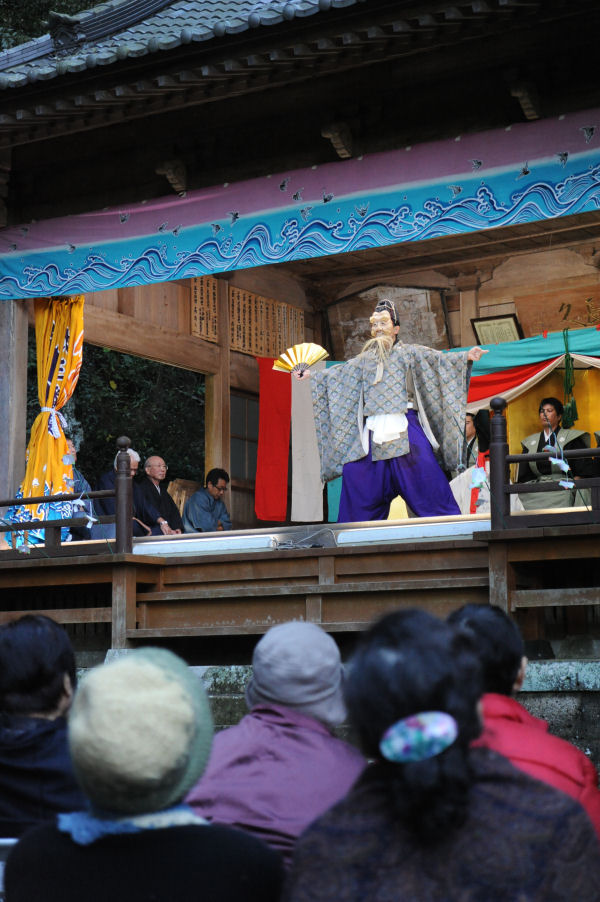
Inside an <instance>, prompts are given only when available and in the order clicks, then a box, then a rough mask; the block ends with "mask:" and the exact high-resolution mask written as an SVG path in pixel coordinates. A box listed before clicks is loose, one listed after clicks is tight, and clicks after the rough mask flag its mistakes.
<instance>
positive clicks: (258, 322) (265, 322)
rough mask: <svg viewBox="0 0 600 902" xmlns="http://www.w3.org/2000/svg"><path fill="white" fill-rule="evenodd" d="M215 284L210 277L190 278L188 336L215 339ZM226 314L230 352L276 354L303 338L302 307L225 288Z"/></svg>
mask: <svg viewBox="0 0 600 902" xmlns="http://www.w3.org/2000/svg"><path fill="white" fill-rule="evenodd" d="M217 286H218V280H217V279H213V278H212V276H203V277H202V278H198V279H192V335H195V336H196V337H198V338H204V339H205V340H206V341H214V342H217V341H218V308H217ZM229 317H230V345H231V350H232V351H240V352H241V353H242V354H251V355H256V356H258V357H278V356H279V355H280V354H281V353H282V351H285V349H286V348H289V347H290V346H291V345H294V344H298V343H299V342H302V341H304V311H303V310H301V309H300V308H299V307H292V306H290V305H289V304H285V303H283V302H282V301H275V300H273V299H272V298H264V297H261V296H260V295H258V294H252V292H250V291H244V289H242V288H232V287H231V286H230V287H229Z"/></svg>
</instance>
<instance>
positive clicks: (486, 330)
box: [471, 313, 523, 345]
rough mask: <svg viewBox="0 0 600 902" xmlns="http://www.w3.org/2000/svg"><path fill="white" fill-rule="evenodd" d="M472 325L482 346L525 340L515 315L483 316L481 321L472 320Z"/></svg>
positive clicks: (480, 318)
mask: <svg viewBox="0 0 600 902" xmlns="http://www.w3.org/2000/svg"><path fill="white" fill-rule="evenodd" d="M471 325H472V326H473V332H474V333H475V335H476V337H477V341H478V342H479V344H481V345H497V344H500V343H501V342H503V341H518V340H519V339H520V338H523V330H522V329H521V324H520V323H519V320H518V319H517V316H516V314H514V313H507V314H505V315H504V316H481V317H479V319H472V320H471Z"/></svg>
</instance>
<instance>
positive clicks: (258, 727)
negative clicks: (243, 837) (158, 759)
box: [187, 622, 365, 863]
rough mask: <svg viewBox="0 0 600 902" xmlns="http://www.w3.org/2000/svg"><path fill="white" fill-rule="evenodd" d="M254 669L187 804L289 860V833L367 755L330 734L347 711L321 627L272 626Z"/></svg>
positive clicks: (336, 793)
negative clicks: (242, 707) (235, 715)
mask: <svg viewBox="0 0 600 902" xmlns="http://www.w3.org/2000/svg"><path fill="white" fill-rule="evenodd" d="M252 665H253V676H252V679H251V681H250V683H249V684H248V687H247V690H246V701H247V704H248V707H249V708H250V709H251V710H250V713H249V714H247V715H246V717H244V718H243V719H242V720H241V722H240V723H239V724H237V726H234V727H230V728H229V729H228V730H223V731H221V732H220V733H217V735H216V736H215V741H214V746H213V753H212V755H211V758H210V761H209V763H208V767H207V769H206V771H205V773H204V775H203V777H202V779H201V780H200V782H199V783H198V784H197V786H195V787H194V788H193V790H192V791H191V793H190V794H189V796H188V799H187V801H188V803H189V804H190V805H192V807H193V808H194V809H195V810H196V811H197V812H198V814H201V815H202V816H203V817H207V818H209V819H211V820H212V821H218V822H220V823H225V824H231V825H233V826H234V827H240V828H241V829H242V830H246V831H248V832H250V833H254V834H255V835H256V836H259V837H261V839H264V840H265V842H267V843H269V845H271V846H272V847H273V848H275V849H278V850H279V851H281V852H282V854H283V855H284V858H285V860H286V862H287V863H289V861H290V859H291V853H292V851H293V848H294V843H295V841H296V839H297V837H298V836H299V835H300V833H302V831H303V830H304V829H305V828H306V827H307V826H308V824H310V823H311V821H313V820H314V819H315V818H316V817H317V816H318V815H319V814H322V813H323V811H325V810H326V809H327V808H329V806H330V805H333V804H334V802H337V801H338V799H341V798H342V796H343V795H345V793H346V792H347V791H348V790H349V789H350V787H351V786H352V784H353V783H354V781H355V780H356V778H357V777H358V776H359V774H360V773H361V771H362V770H363V768H364V766H365V760H364V758H363V757H362V755H360V754H359V752H358V751H357V750H356V749H354V748H352V746H350V745H348V744H347V743H345V742H342V740H340V739H336V738H335V737H334V736H332V735H331V732H330V730H331V727H333V726H335V725H337V724H340V723H342V721H343V720H344V719H345V715H346V709H345V706H344V703H343V698H342V675H343V672H342V664H341V660H340V653H339V650H338V647H337V645H336V644H335V642H334V640H333V639H332V638H331V636H328V635H327V633H326V632H324V630H322V629H321V628H320V627H318V626H317V625H316V624H313V623H296V622H295V623H282V624H280V625H279V626H274V627H272V628H271V629H270V630H269V632H268V633H267V634H266V635H265V636H264V637H263V638H262V639H261V640H260V642H259V643H258V645H257V646H256V648H255V650H254V655H253V659H252Z"/></svg>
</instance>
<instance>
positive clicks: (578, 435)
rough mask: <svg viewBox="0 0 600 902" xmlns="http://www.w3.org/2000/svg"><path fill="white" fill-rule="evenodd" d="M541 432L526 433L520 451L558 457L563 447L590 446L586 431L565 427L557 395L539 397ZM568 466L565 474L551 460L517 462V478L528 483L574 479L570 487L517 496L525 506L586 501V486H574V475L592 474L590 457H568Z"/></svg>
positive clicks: (588, 497) (562, 505) (571, 505)
mask: <svg viewBox="0 0 600 902" xmlns="http://www.w3.org/2000/svg"><path fill="white" fill-rule="evenodd" d="M538 412H539V416H540V425H541V432H534V433H533V434H532V435H528V436H527V437H526V438H524V439H523V441H522V442H521V448H522V451H523V454H537V453H541V452H542V451H547V452H548V457H549V458H550V457H555V458H561V457H562V452H563V451H576V450H579V449H583V448H589V447H590V434H589V432H582V430H581V429H565V428H563V426H562V423H561V420H562V415H563V405H562V404H561V402H560V401H559V400H558V398H542V400H541V401H540V406H539V411H538ZM567 463H568V464H569V466H570V468H571V473H570V474H569V476H568V478H567V475H566V474H565V473H564V472H563V471H562V470H561V468H560V467H559V466H558V465H557V464H554V463H551V462H550V460H548V461H545V460H538V461H530V462H525V463H521V464H519V471H518V474H517V482H523V483H528V484H533V483H540V484H542V483H547V482H561V481H565V480H566V481H573V477H574V478H575V484H574V487H573V488H562V489H560V490H558V491H556V492H528V493H527V494H525V493H523V494H522V495H521V496H520V498H521V501H522V502H523V507H524V508H525V509H526V510H534V509H540V508H548V507H549V508H558V507H561V508H562V507H573V506H575V505H581V504H585V505H589V503H590V492H589V489H584V490H583V491H581V490H578V489H577V479H578V478H581V477H588V476H593V475H594V464H593V460H592V458H587V457H582V458H579V459H574V460H570V461H567ZM571 474H572V475H571Z"/></svg>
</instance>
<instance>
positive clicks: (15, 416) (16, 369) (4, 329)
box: [0, 301, 28, 498]
mask: <svg viewBox="0 0 600 902" xmlns="http://www.w3.org/2000/svg"><path fill="white" fill-rule="evenodd" d="M27 303H28V302H27V301H0V360H1V361H2V378H1V379H0V421H1V422H2V424H3V425H2V429H1V430H0V460H1V461H2V466H1V467H0V498H14V496H15V493H16V491H17V489H18V487H19V484H20V483H21V481H22V479H23V475H24V473H25V444H26V441H25V440H26V433H25V418H26V414H27V327H28V326H27Z"/></svg>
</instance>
